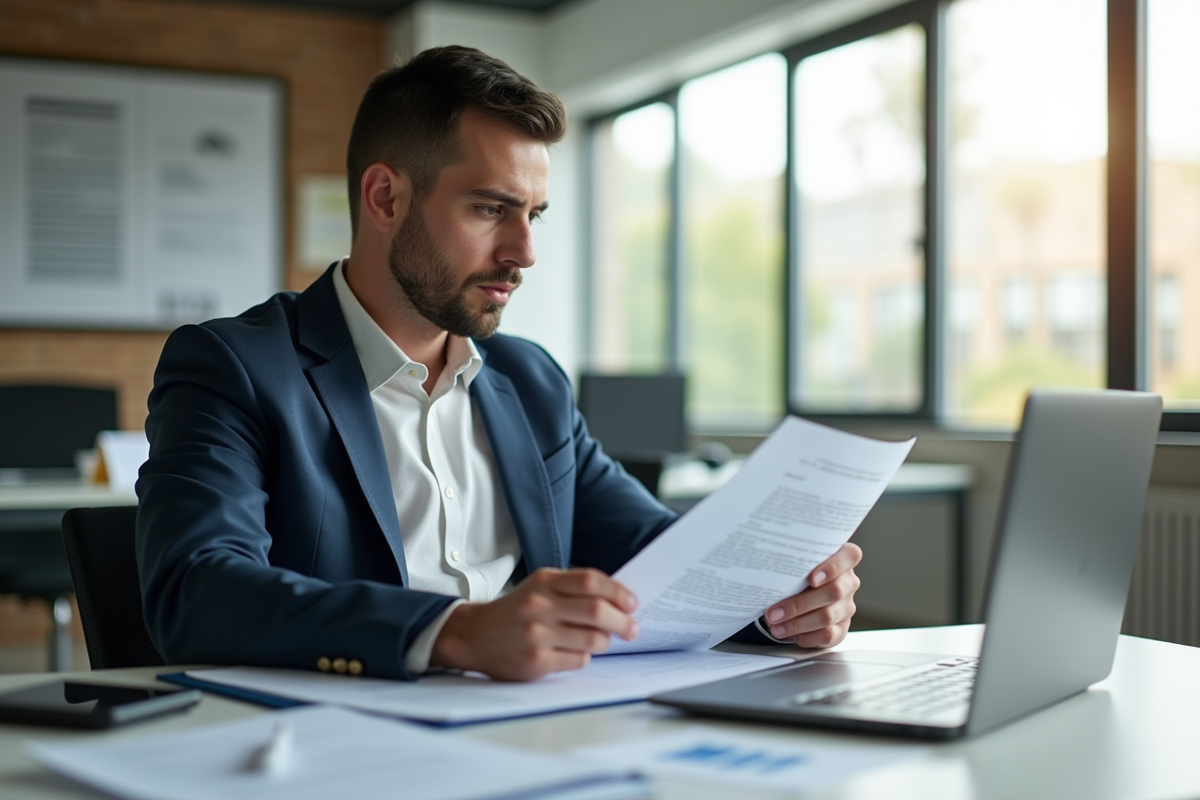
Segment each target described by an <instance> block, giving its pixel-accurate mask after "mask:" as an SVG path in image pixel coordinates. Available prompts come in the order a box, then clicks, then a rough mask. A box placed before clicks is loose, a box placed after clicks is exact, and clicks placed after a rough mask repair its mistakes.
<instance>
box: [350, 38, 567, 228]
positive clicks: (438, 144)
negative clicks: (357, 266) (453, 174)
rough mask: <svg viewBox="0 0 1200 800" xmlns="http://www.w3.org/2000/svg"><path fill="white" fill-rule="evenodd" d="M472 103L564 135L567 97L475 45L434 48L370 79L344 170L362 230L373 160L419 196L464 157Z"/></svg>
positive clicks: (527, 128) (538, 133) (550, 138)
mask: <svg viewBox="0 0 1200 800" xmlns="http://www.w3.org/2000/svg"><path fill="white" fill-rule="evenodd" d="M468 108H471V109H475V110H476V111H479V112H482V113H483V114H486V115H488V116H490V117H494V118H497V119H502V120H505V121H507V122H510V123H512V124H513V125H515V126H516V127H517V128H519V129H520V130H522V131H524V132H525V133H527V134H529V135H530V136H531V137H533V138H534V139H537V140H538V141H541V142H544V143H546V144H552V143H554V142H557V141H558V140H560V139H561V138H562V137H563V134H565V133H566V129H567V115H566V110H565V109H564V108H563V104H562V101H560V100H559V99H558V98H557V97H555V96H554V94H553V93H551V92H546V91H543V90H541V89H539V88H538V87H537V86H536V85H535V84H534V83H533V81H531V80H529V79H528V78H526V77H524V76H523V75H520V74H518V73H517V72H515V71H514V70H513V69H512V68H511V67H509V66H508V65H507V64H505V63H504V62H503V61H501V60H499V59H497V58H492V57H491V56H489V55H486V54H484V53H482V52H480V51H479V50H476V49H474V48H472V47H459V46H450V47H434V48H432V49H429V50H425V51H423V52H421V53H419V54H417V55H416V56H415V57H413V58H412V59H410V60H409V61H408V62H407V63H405V64H403V65H401V66H398V67H394V68H392V69H389V70H386V71H384V72H381V73H380V74H379V75H377V76H376V77H375V80H373V81H371V85H370V86H369V87H368V88H367V92H366V94H364V95H363V99H362V102H361V103H359V106H358V114H357V115H356V116H355V118H354V128H353V129H352V130H351V132H350V146H349V148H347V152H346V172H347V178H348V183H349V190H350V222H351V225H352V226H354V228H355V229H357V226H358V205H359V191H360V189H359V186H360V182H361V180H362V175H363V172H365V171H366V169H367V167H369V166H371V165H372V164H375V163H385V164H387V165H388V166H390V167H392V168H393V169H399V170H403V171H404V173H405V174H406V175H408V177H409V179H410V180H411V181H412V184H413V192H414V194H415V195H416V199H417V200H420V199H422V198H423V197H425V196H427V195H428V194H429V192H431V191H432V190H433V187H434V184H435V183H436V182H437V176H438V172H440V171H441V169H442V167H444V166H445V165H446V164H449V163H451V162H452V161H453V160H454V159H455V158H457V157H459V152H460V143H459V140H458V136H457V131H458V127H457V126H458V120H459V118H460V117H461V116H462V112H463V111H464V110H466V109H468Z"/></svg>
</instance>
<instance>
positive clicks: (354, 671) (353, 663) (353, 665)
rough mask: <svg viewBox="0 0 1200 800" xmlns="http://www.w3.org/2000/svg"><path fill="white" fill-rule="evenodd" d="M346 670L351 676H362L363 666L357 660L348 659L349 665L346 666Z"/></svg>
mask: <svg viewBox="0 0 1200 800" xmlns="http://www.w3.org/2000/svg"><path fill="white" fill-rule="evenodd" d="M346 669H347V670H348V671H349V672H350V674H351V675H362V672H363V665H362V662H361V661H359V660H358V659H357V658H352V659H350V663H349V664H347V665H346Z"/></svg>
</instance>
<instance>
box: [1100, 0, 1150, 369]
mask: <svg viewBox="0 0 1200 800" xmlns="http://www.w3.org/2000/svg"><path fill="white" fill-rule="evenodd" d="M1145 41H1146V5H1145V0H1108V198H1107V210H1108V386H1109V388H1112V389H1141V388H1144V387H1145V386H1146V385H1147V379H1146V358H1145V353H1146V350H1145V309H1146V306H1145V261H1146V202H1145V187H1146V58H1145V56H1146V53H1145V50H1146V48H1145Z"/></svg>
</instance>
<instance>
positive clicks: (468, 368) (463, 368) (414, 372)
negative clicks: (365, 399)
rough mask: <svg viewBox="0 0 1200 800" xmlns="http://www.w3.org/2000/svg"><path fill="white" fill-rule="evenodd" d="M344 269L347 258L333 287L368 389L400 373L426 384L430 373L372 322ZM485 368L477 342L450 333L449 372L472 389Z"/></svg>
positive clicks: (339, 268)
mask: <svg viewBox="0 0 1200 800" xmlns="http://www.w3.org/2000/svg"><path fill="white" fill-rule="evenodd" d="M345 268H346V259H344V258H343V259H342V262H341V263H340V264H338V266H337V268H336V269H335V270H334V271H333V288H334V291H335V292H336V293H337V299H338V305H339V306H341V309H342V316H343V317H345V318H346V327H347V328H348V329H349V330H350V339H351V341H353V342H354V349H355V350H356V351H357V352H358V360H359V363H361V364H362V371H363V375H364V376H365V377H366V379H367V390H368V391H371V392H374V391H375V390H376V389H378V388H379V387H380V386H383V385H384V384H385V383H387V382H388V381H389V380H391V379H392V377H393V376H394V375H396V373H398V372H401V371H403V372H404V373H405V374H406V375H407V376H408V377H410V378H414V379H420V381H421V382H422V383H424V382H425V379H426V378H427V377H428V376H429V370H427V369H426V367H425V365H424V364H421V363H418V362H416V361H413V360H412V359H411V358H409V357H408V356H407V355H405V354H404V351H403V350H401V349H400V348H399V347H398V346H397V345H396V343H395V342H393V341H392V339H391V337H389V336H388V335H387V334H386V333H384V332H383V329H382V328H380V327H379V325H378V324H376V322H375V320H373V319H371V315H370V314H368V313H367V310H366V309H365V308H363V307H362V303H360V302H358V298H357V297H355V296H354V292H352V291H351V290H350V285H349V284H348V283H346V277H345V275H343V274H342V271H343V270H344V269H345ZM482 367H483V358H482V357H481V356H480V355H479V350H478V348H476V347H475V342H473V341H471V340H470V339H467V338H464V337H462V336H454V335H453V334H451V336H450V340H449V343H448V344H447V346H446V369H447V371H449V372H450V373H451V374H453V375H454V376H455V377H456V378H457V377H462V379H463V385H464V386H467V387H470V385H471V381H473V380H474V379H475V376H476V375H478V374H479V370H480V369H481V368H482Z"/></svg>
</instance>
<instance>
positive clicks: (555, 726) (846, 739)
mask: <svg viewBox="0 0 1200 800" xmlns="http://www.w3.org/2000/svg"><path fill="white" fill-rule="evenodd" d="M980 631H981V628H980V626H957V627H945V628H922V629H910V630H899V631H867V632H863V633H852V634H851V635H850V637H849V639H848V640H847V643H846V645H844V646H855V647H870V648H885V649H897V650H911V651H916V652H922V651H928V652H937V653H940V652H945V653H960V654H964V655H969V654H972V653H973V652H974V651H975V650H976V649H977V648H978V642H979V636H980ZM155 672H156V670H154V669H138V670H113V671H111V672H107V673H92V677H93V678H94V679H101V678H102V679H104V680H106V681H113V682H122V683H129V682H134V683H144V682H145V681H146V680H147V679H148V678H149V677H150V676H152V675H153V674H154V673H155ZM48 677H49V676H45V675H20V676H17V675H11V676H2V677H0V689H7V688H13V687H16V686H20V685H24V684H30V683H35V682H37V681H39V680H45V679H47V678H48ZM1198 677H1200V648H1192V647H1186V646H1183V645H1175V644H1167V643H1164V642H1156V641H1151V640H1148V639H1135V638H1132V637H1124V636H1123V637H1121V643H1120V645H1119V646H1118V649H1117V661H1116V665H1115V667H1114V669H1113V674H1112V676H1111V677H1109V678H1108V679H1107V680H1105V681H1103V682H1101V683H1099V684H1097V685H1096V686H1094V687H1093V688H1092V689H1091V690H1090V691H1088V692H1086V693H1084V694H1081V695H1078V696H1076V697H1073V698H1071V699H1069V700H1066V701H1064V702H1062V703H1059V704H1058V705H1055V706H1053V707H1051V708H1048V709H1046V710H1044V711H1042V712H1040V713H1038V714H1035V715H1032V716H1030V717H1027V718H1025V719H1023V720H1018V721H1017V722H1014V723H1012V724H1010V725H1008V726H1005V727H1003V728H1000V729H998V730H996V731H993V732H991V733H988V734H985V735H983V736H981V737H978V738H975V739H968V740H965V741H960V742H953V743H948V744H931V745H930V746H929V747H930V750H929V753H928V754H927V755H926V756H924V757H922V758H920V759H919V760H917V761H911V762H905V763H901V764H898V765H893V766H890V767H886V768H884V769H882V770H878V771H875V772H870V773H866V774H864V775H860V776H858V777H856V778H854V779H852V780H850V781H849V782H847V783H845V784H843V785H841V786H839V787H837V788H835V789H833V790H832V791H828V792H825V793H822V794H819V795H813V796H814V797H818V798H821V799H822V800H866V798H872V800H874V799H876V798H888V800H907V799H908V798H911V799H912V800H939V799H940V798H954V799H957V798H970V799H971V800H982V799H984V798H986V799H987V800H1012V798H1022V799H1023V800H1039V799H1040V798H1045V799H1046V800H1065V799H1067V798H1088V800H1153V799H1161V798H1194V797H1200V767H1197V766H1196V761H1195V759H1196V749H1197V746H1198V745H1200V680H1198ZM261 713H266V712H265V711H264V710H263V709H260V708H257V707H255V706H249V705H244V704H241V703H237V702H234V701H232V700H225V699H222V698H217V697H212V696H205V698H204V700H203V701H202V702H201V703H200V705H199V706H198V707H197V708H196V709H195V710H193V711H192V712H189V713H188V714H186V715H176V716H172V717H167V718H164V719H162V720H158V721H152V722H148V723H145V724H142V725H135V726H132V727H129V728H125V729H117V730H115V731H112V732H108V733H100V734H91V733H74V732H67V731H61V730H55V729H50V728H22V727H18V726H5V725H0V797H3V798H5V800H67V799H68V798H76V799H78V798H93V800H95V798H97V797H99V796H98V795H95V794H93V793H90V792H88V791H86V790H83V789H80V788H78V787H75V786H74V785H71V784H66V783H63V782H61V781H59V780H57V779H55V778H53V777H52V776H50V775H49V773H46V772H44V771H43V770H41V769H40V768H39V767H37V766H36V765H34V764H32V763H30V762H29V761H27V760H26V759H25V758H24V757H23V756H22V755H21V752H20V743H21V741H23V740H25V739H27V738H32V737H36V738H40V739H63V738H79V737H94V736H122V737H125V736H145V735H153V734H154V733H155V732H161V731H167V730H174V729H179V728H186V727H189V726H192V725H196V724H199V723H205V722H217V721H221V720H226V719H232V718H236V717H242V716H246V715H249V714H261ZM689 725H696V726H714V727H733V728H738V729H744V730H755V731H758V732H770V733H771V734H772V735H776V736H780V737H788V738H792V739H795V740H796V741H800V742H804V741H809V742H812V741H821V740H824V741H829V740H830V739H833V740H836V741H838V742H843V743H846V744H848V745H850V746H855V745H856V744H857V743H860V742H870V743H871V744H876V745H877V744H880V743H887V742H889V741H897V740H889V739H882V738H875V737H872V738H868V737H863V736H855V735H851V734H840V733H822V732H819V731H804V730H801V729H792V728H785V727H780V726H758V725H751V724H748V723H747V724H742V723H732V722H717V721H709V720H703V719H700V718H692V717H687V716H684V715H682V714H679V713H677V712H674V711H672V710H669V709H663V708H658V707H655V706H650V705H648V704H645V703H640V704H634V705H626V706H616V707H610V708H601V709H593V710H590V711H578V712H570V713H564V714H556V715H551V716H545V717H537V718H532V719H525V720H515V721H512V722H501V723H494V724H489V725H478V726H471V727H467V728H462V729H459V730H458V731H457V732H456V734H455V735H460V736H470V737H477V738H481V739H489V740H492V741H496V742H502V743H506V744H510V745H515V746H519V747H526V748H529V749H532V750H541V751H550V752H553V751H559V750H565V749H568V748H571V747H574V746H578V745H582V744H591V743H600V742H606V741H614V740H622V739H629V738H632V737H638V736H646V735H650V734H655V733H663V732H668V731H672V730H677V729H678V728H679V727H680V726H689ZM659 787H660V788H659V794H658V797H660V798H663V800H685V799H686V800H711V799H712V798H738V799H739V800H740V799H741V798H754V797H773V795H755V794H752V793H750V792H745V791H730V790H728V789H726V788H722V787H716V786H712V785H703V784H693V783H687V782H683V781H663V782H661V783H660V784H659ZM413 800H420V799H419V798H413Z"/></svg>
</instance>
